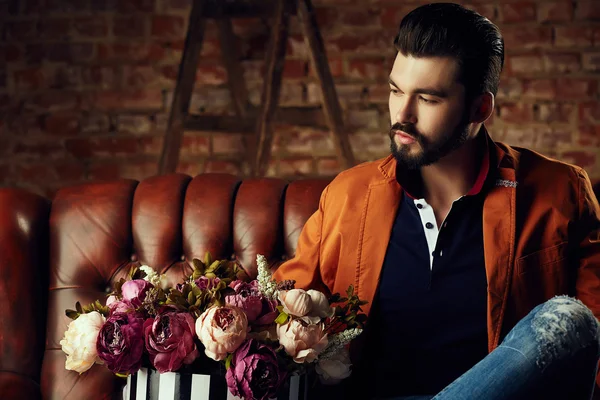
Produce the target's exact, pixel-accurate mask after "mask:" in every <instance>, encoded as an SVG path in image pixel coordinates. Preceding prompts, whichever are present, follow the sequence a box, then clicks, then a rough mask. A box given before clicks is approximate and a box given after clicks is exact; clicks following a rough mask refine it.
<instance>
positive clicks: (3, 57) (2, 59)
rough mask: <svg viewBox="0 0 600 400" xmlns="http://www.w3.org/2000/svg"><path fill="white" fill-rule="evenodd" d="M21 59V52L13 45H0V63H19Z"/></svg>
mask: <svg viewBox="0 0 600 400" xmlns="http://www.w3.org/2000/svg"><path fill="white" fill-rule="evenodd" d="M22 58H23V51H22V50H21V48H19V47H18V46H16V45H14V44H2V45H0V63H8V62H14V61H20V60H21V59H22Z"/></svg>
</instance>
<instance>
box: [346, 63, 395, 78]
mask: <svg viewBox="0 0 600 400" xmlns="http://www.w3.org/2000/svg"><path fill="white" fill-rule="evenodd" d="M388 64H389V63H388V62H387V61H386V59H385V58H383V57H376V58H371V59H368V58H358V59H352V60H350V61H349V65H348V69H349V71H348V76H349V77H350V78H356V79H361V80H375V81H379V80H381V79H385V78H386V77H387V76H388V74H389V65H388Z"/></svg>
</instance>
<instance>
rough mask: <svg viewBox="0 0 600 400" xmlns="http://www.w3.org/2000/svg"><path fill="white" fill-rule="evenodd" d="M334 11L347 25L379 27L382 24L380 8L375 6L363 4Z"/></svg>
mask: <svg viewBox="0 0 600 400" xmlns="http://www.w3.org/2000/svg"><path fill="white" fill-rule="evenodd" d="M334 12H335V13H337V14H338V15H339V21H340V22H341V23H342V24H343V25H344V26H346V27H349V26H354V27H360V28H364V27H379V26H380V24H381V13H380V11H379V9H378V8H375V7H368V6H362V5H361V7H360V8H357V9H353V10H350V9H347V10H339V9H335V11H334ZM320 26H322V25H320Z"/></svg>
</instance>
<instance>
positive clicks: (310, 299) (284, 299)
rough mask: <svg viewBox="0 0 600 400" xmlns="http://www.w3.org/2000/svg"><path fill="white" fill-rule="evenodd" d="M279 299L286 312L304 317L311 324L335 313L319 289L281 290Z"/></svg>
mask: <svg viewBox="0 0 600 400" xmlns="http://www.w3.org/2000/svg"><path fill="white" fill-rule="evenodd" d="M279 300H280V301H281V304H282V305H283V311H284V312H285V313H286V314H289V315H292V316H295V317H299V318H302V319H303V320H304V321H305V322H307V323H310V324H318V323H319V322H321V319H322V318H326V317H331V316H332V315H333V308H331V307H330V306H329V301H328V300H327V297H325V295H324V294H323V293H321V292H319V291H318V290H312V289H311V290H309V291H305V290H303V289H292V290H280V291H279Z"/></svg>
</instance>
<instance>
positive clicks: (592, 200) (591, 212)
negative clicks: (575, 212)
mask: <svg viewBox="0 0 600 400" xmlns="http://www.w3.org/2000/svg"><path fill="white" fill-rule="evenodd" d="M578 199H579V204H578V208H579V220H578V223H577V225H576V229H577V236H578V237H577V240H578V241H579V248H578V252H579V270H578V273H577V281H576V292H577V293H576V296H577V298H578V299H579V300H581V301H582V302H583V303H584V304H585V305H586V306H587V307H589V308H590V309H591V310H592V312H593V313H594V315H595V316H596V318H598V319H600V206H599V205H598V199H596V196H595V194H594V191H593V189H592V184H591V182H590V179H589V177H588V175H587V173H586V172H585V171H584V170H582V169H581V170H579V171H578ZM599 371H600V370H599ZM594 398H595V399H596V398H600V372H599V373H598V375H597V376H596V393H595V397H594Z"/></svg>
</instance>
